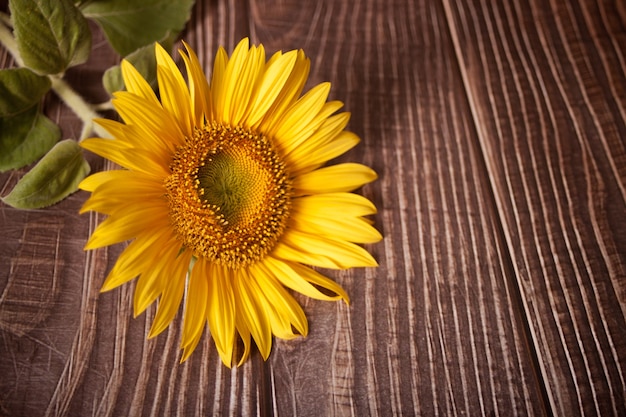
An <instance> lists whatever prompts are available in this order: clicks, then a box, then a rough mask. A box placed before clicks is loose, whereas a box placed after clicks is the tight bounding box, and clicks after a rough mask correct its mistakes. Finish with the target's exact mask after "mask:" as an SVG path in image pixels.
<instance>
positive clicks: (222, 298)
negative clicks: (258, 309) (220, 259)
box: [207, 264, 235, 368]
mask: <svg viewBox="0 0 626 417" xmlns="http://www.w3.org/2000/svg"><path fill="white" fill-rule="evenodd" d="M209 271H210V278H209V279H208V288H209V297H208V304H209V305H208V309H207V318H208V321H209V330H210V331H211V336H213V340H214V341H215V346H216V347H217V351H218V353H219V355H220V357H221V358H222V362H224V364H225V365H226V366H228V367H229V368H230V367H231V364H232V360H233V346H234V343H235V296H234V294H233V289H232V286H231V282H232V279H233V277H232V273H231V272H230V271H231V270H230V269H229V268H226V267H222V266H220V265H216V264H212V265H210V267H209Z"/></svg>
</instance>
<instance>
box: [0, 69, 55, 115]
mask: <svg viewBox="0 0 626 417" xmlns="http://www.w3.org/2000/svg"><path fill="white" fill-rule="evenodd" d="M49 89H50V79H49V78H48V77H42V76H41V75H37V74H35V73H34V72H32V71H31V70H29V69H28V68H11V69H3V70H0V117H6V116H12V115H15V114H18V113H21V112H23V111H24V110H27V109H29V108H31V107H33V106H34V105H35V104H37V103H38V102H39V100H41V98H42V97H43V96H44V94H46V93H47V92H48V90H49Z"/></svg>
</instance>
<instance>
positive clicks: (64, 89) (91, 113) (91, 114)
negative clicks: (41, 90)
mask: <svg viewBox="0 0 626 417" xmlns="http://www.w3.org/2000/svg"><path fill="white" fill-rule="evenodd" d="M49 78H50V81H52V90H53V91H54V92H55V93H56V95H57V96H59V98H60V99H61V100H63V102H64V103H65V104H66V105H67V107H69V108H70V109H72V111H73V112H74V113H76V115H77V116H78V117H79V118H80V120H82V122H83V124H84V126H83V131H82V133H81V137H80V138H79V141H82V140H83V139H85V138H86V137H87V136H89V135H90V134H91V133H92V132H94V133H96V134H97V135H98V136H100V137H104V138H106V137H110V135H109V134H108V132H107V131H106V130H104V129H103V128H102V127H100V125H98V124H95V123H94V122H93V119H97V118H101V117H102V116H100V115H99V114H98V113H97V112H96V111H95V110H94V109H93V106H91V105H90V104H89V103H87V102H85V100H83V98H82V97H81V96H80V95H78V93H76V91H74V90H73V89H72V87H70V85H69V84H68V83H66V82H65V81H64V80H63V79H61V78H59V77H55V76H49Z"/></svg>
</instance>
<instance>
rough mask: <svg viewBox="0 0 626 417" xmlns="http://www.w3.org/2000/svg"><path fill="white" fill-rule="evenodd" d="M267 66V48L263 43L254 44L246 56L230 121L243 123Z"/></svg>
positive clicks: (234, 94) (230, 112) (238, 123)
mask: <svg viewBox="0 0 626 417" xmlns="http://www.w3.org/2000/svg"><path fill="white" fill-rule="evenodd" d="M264 66H265V49H264V48H263V45H259V46H258V47H257V46H252V47H251V48H250V52H249V53H248V56H247V57H246V61H245V63H244V67H243V69H242V73H241V75H240V76H239V81H238V83H237V85H236V89H235V91H234V93H233V97H232V100H231V102H230V103H231V108H230V111H229V112H228V113H229V114H230V123H231V124H233V125H243V124H244V120H245V118H247V116H248V115H249V114H250V112H251V110H252V97H253V94H255V93H256V87H255V85H256V84H257V82H258V80H259V78H260V77H261V75H262V74H263V68H264Z"/></svg>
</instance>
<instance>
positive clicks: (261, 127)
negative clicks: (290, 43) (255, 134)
mask: <svg viewBox="0 0 626 417" xmlns="http://www.w3.org/2000/svg"><path fill="white" fill-rule="evenodd" d="M310 68H311V61H310V60H309V59H308V58H307V57H306V56H305V55H304V52H303V51H302V50H299V51H298V55H297V57H296V63H295V65H294V68H293V70H292V71H291V74H290V76H289V79H288V80H287V82H286V83H285V86H284V87H283V89H282V90H281V91H280V94H278V97H276V100H274V104H272V106H271V107H270V108H269V110H268V111H267V113H266V114H265V116H264V117H263V118H262V119H261V120H260V121H259V124H258V131H259V132H264V133H267V132H269V131H271V130H272V129H273V126H274V125H275V124H276V123H277V122H278V121H279V120H280V119H281V118H282V116H283V115H284V113H285V112H286V111H287V109H288V108H290V107H291V106H292V104H293V103H295V102H296V100H297V99H298V96H299V95H300V93H302V89H303V88H304V85H305V83H306V81H307V78H308V77H309V70H310Z"/></svg>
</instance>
